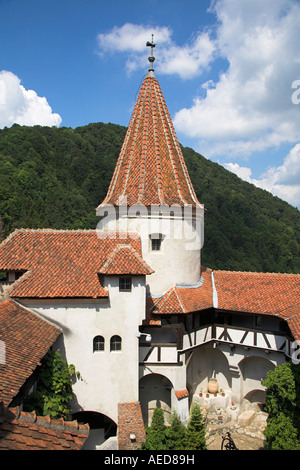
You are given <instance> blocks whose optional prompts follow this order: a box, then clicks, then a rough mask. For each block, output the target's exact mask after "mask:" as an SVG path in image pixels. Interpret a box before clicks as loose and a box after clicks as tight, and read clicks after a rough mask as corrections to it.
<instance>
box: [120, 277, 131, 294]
mask: <svg viewBox="0 0 300 470" xmlns="http://www.w3.org/2000/svg"><path fill="white" fill-rule="evenodd" d="M119 290H120V291H126V292H130V291H131V277H120V278H119Z"/></svg>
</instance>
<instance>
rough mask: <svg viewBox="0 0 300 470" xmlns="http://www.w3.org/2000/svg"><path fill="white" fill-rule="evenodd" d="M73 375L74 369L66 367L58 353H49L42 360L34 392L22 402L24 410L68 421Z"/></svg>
mask: <svg viewBox="0 0 300 470" xmlns="http://www.w3.org/2000/svg"><path fill="white" fill-rule="evenodd" d="M74 373H75V367H74V366H73V365H72V364H71V365H68V363H67V362H66V361H65V360H64V359H63V358H62V356H61V354H60V352H59V351H49V352H48V353H47V354H46V355H45V357H44V358H43V359H42V366H41V370H40V373H39V376H38V380H37V388H36V390H35V392H33V393H32V394H30V395H29V396H27V397H26V398H25V400H24V403H23V406H24V410H27V411H36V413H37V414H38V415H42V416H46V415H50V417H51V418H54V419H57V418H64V419H68V418H69V407H70V402H71V399H72V397H73V394H72V382H71V376H72V375H73V374H74Z"/></svg>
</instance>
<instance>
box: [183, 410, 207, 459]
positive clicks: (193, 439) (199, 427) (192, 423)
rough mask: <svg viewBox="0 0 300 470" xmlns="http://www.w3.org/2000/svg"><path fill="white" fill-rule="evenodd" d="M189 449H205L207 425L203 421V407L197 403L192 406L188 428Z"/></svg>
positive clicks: (187, 440)
mask: <svg viewBox="0 0 300 470" xmlns="http://www.w3.org/2000/svg"><path fill="white" fill-rule="evenodd" d="M185 444H186V448H187V449H195V450H205V449H206V443H205V425H204V423H203V416H202V412H201V408H200V406H199V405H198V404H197V403H194V404H193V405H192V407H191V413H190V419H189V423H188V426H187V430H186V440H185Z"/></svg>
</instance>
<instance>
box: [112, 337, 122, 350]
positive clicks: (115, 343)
mask: <svg viewBox="0 0 300 470" xmlns="http://www.w3.org/2000/svg"><path fill="white" fill-rule="evenodd" d="M119 351H122V338H121V336H119V335H113V336H112V337H111V338H110V352H119Z"/></svg>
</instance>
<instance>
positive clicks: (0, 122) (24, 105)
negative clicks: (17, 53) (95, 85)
mask: <svg viewBox="0 0 300 470" xmlns="http://www.w3.org/2000/svg"><path fill="white" fill-rule="evenodd" d="M61 122H62V119H61V117H60V116H59V114H56V113H53V112H52V109H51V107H50V106H49V104H48V102H47V100H46V98H44V97H40V96H38V95H37V93H36V92H35V91H33V90H26V89H25V88H24V87H23V85H21V81H20V79H19V78H18V77H17V76H16V75H15V74H13V73H12V72H8V71H6V70H2V71H0V128H3V127H5V126H7V127H10V126H11V125H12V124H14V123H16V124H20V125H27V126H33V125H41V126H59V125H60V124H61Z"/></svg>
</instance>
